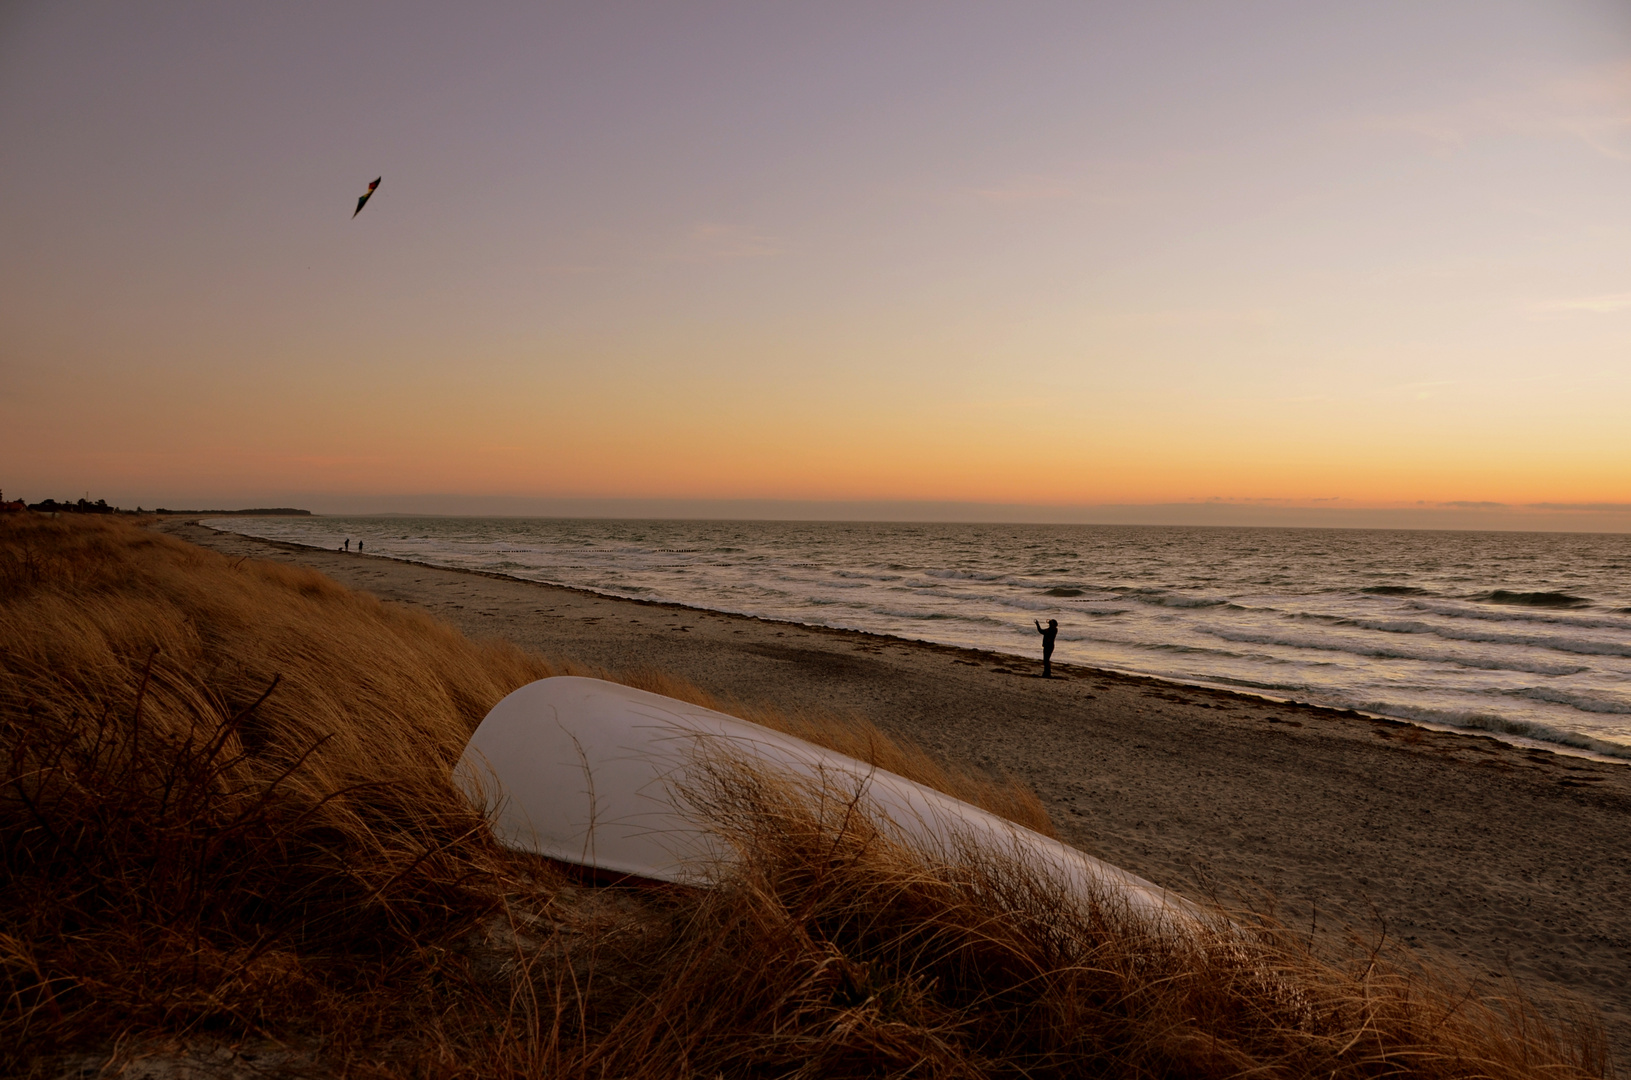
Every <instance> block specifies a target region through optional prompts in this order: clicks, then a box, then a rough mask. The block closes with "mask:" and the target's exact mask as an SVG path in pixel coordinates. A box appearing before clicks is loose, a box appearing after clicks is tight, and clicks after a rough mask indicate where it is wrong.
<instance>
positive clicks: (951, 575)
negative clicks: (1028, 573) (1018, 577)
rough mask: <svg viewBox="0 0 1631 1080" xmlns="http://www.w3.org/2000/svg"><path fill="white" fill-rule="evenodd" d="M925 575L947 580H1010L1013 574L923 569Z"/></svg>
mask: <svg viewBox="0 0 1631 1080" xmlns="http://www.w3.org/2000/svg"><path fill="white" fill-rule="evenodd" d="M923 575H924V576H925V577H932V578H942V579H944V580H947V581H1012V580H1013V575H1012V574H1010V573H1008V572H1006V571H1002V572H999V573H993V574H982V573H978V572H976V571H974V570H955V569H943V570H924V571H923Z"/></svg>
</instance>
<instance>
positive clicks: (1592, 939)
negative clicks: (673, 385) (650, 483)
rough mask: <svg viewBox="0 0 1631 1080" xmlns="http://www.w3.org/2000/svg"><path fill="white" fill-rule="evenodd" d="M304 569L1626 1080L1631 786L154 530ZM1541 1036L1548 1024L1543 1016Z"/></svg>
mask: <svg viewBox="0 0 1631 1080" xmlns="http://www.w3.org/2000/svg"><path fill="white" fill-rule="evenodd" d="M161 527H162V528H164V529H165V530H166V531H168V532H172V533H174V534H175V535H178V536H181V537H183V538H185V539H188V540H190V541H193V542H194V543H198V544H202V545H204V546H206V547H210V548H214V549H216V550H218V551H222V552H226V553H228V554H232V555H250V556H253V557H256V558H270V559H277V560H282V561H286V562H292V563H298V564H300V565H303V566H309V567H312V568H314V569H316V570H319V571H322V572H323V573H325V574H328V575H329V576H331V577H333V578H334V579H336V580H338V581H341V582H343V583H345V584H347V585H350V586H352V587H355V588H360V589H365V590H367V591H369V592H372V593H374V594H375V595H377V596H380V597H382V598H384V599H386V600H391V601H397V602H401V603H406V604H412V605H416V606H418V607H421V608H424V609H426V610H428V611H431V612H433V613H435V614H437V615H439V616H441V617H442V618H444V619H446V620H448V621H449V622H451V623H453V624H454V625H456V626H458V627H459V628H460V629H461V630H463V631H464V632H466V633H467V634H470V635H473V636H496V637H502V638H507V639H508V640H510V641H513V642H515V643H516V644H518V645H521V646H523V647H525V648H528V649H533V650H536V651H538V652H541V653H544V654H546V655H549V656H554V657H562V658H570V659H574V660H578V661H581V662H583V663H587V664H594V665H599V666H603V667H606V668H609V669H613V670H624V671H627V670H634V669H640V668H654V669H659V670H663V671H668V672H672V673H674V674H676V675H680V676H683V677H685V678H688V679H690V680H692V681H693V682H695V683H697V684H698V685H700V686H702V687H704V688H706V689H707V690H709V691H711V692H713V693H715V694H717V695H719V696H721V697H725V698H731V699H735V700H738V701H743V702H751V703H763V704H768V705H774V706H778V707H780V708H783V709H788V710H799V709H806V710H815V711H830V712H840V713H844V712H849V713H859V714H861V715H863V716H865V717H867V718H868V719H870V720H872V721H873V722H875V723H876V724H877V725H878V726H879V727H881V728H883V729H884V730H885V731H888V732H890V733H891V734H898V735H902V736H905V737H907V738H909V739H912V740H914V741H916V742H917V743H919V744H921V745H924V746H927V747H930V748H932V749H933V750H935V751H937V752H939V753H940V754H942V755H944V757H945V758H946V759H947V760H948V761H950V762H952V763H955V764H959V765H962V766H964V767H974V768H976V769H980V768H983V769H987V770H991V771H993V772H999V773H1001V772H1006V773H1011V774H1014V775H1015V776H1018V777H1020V778H1022V779H1023V780H1024V781H1025V782H1026V783H1028V784H1029V785H1030V786H1031V787H1033V788H1034V789H1035V790H1036V792H1037V793H1038V794H1039V795H1040V796H1041V798H1042V801H1043V802H1044V803H1045V804H1046V805H1047V808H1048V811H1049V813H1050V814H1051V815H1052V816H1053V819H1054V821H1055V822H1056V823H1057V825H1058V827H1059V831H1060V834H1061V836H1062V837H1063V838H1064V839H1065V840H1066V841H1068V842H1070V843H1073V844H1075V845H1077V846H1079V847H1081V848H1082V849H1084V850H1086V851H1089V852H1091V853H1093V854H1095V855H1098V856H1100V857H1101V858H1104V859H1107V860H1109V861H1110V862H1112V863H1115V864H1117V865H1119V866H1123V867H1125V868H1127V869H1128V870H1131V871H1133V872H1134V873H1136V874H1140V875H1142V876H1144V877H1147V878H1149V879H1151V880H1152V881H1155V882H1158V883H1160V884H1162V885H1165V886H1167V887H1169V888H1172V889H1175V890H1177V891H1180V892H1186V893H1189V894H1191V895H1200V894H1202V893H1204V892H1206V891H1207V890H1209V889H1216V890H1218V891H1219V894H1220V896H1221V897H1223V898H1224V899H1228V898H1229V897H1230V896H1235V897H1243V898H1247V899H1252V900H1257V899H1260V898H1262V897H1263V896H1265V895H1268V896H1273V897H1275V898H1277V899H1278V904H1279V909H1280V912H1281V914H1282V915H1284V916H1285V917H1286V918H1287V920H1288V921H1290V922H1292V923H1293V924H1294V925H1298V926H1310V925H1312V924H1313V923H1314V921H1315V920H1316V919H1317V921H1318V924H1319V925H1320V926H1321V928H1322V930H1323V929H1326V928H1330V927H1333V926H1337V925H1343V924H1345V925H1348V926H1352V927H1355V928H1357V929H1359V930H1361V931H1362V932H1364V933H1366V934H1367V935H1369V936H1371V937H1373V938H1374V937H1375V936H1377V935H1378V934H1380V933H1381V932H1383V931H1384V930H1385V933H1386V935H1387V937H1388V939H1389V940H1391V941H1396V942H1402V943H1404V944H1406V945H1408V946H1410V947H1411V948H1413V949H1415V950H1417V951H1418V952H1419V953H1420V954H1421V955H1422V956H1423V957H1424V958H1426V959H1433V960H1439V961H1442V960H1443V959H1444V958H1448V959H1450V960H1451V961H1453V962H1454V963H1455V964H1456V965H1457V966H1458V967H1459V968H1460V969H1461V970H1462V971H1463V972H1465V973H1467V974H1469V975H1471V976H1474V977H1476V978H1478V979H1479V980H1481V981H1482V985H1484V986H1485V987H1487V988H1488V989H1490V990H1492V991H1502V992H1504V991H1510V990H1511V989H1513V988H1514V986H1516V987H1517V988H1519V989H1521V990H1522V991H1524V992H1526V993H1528V994H1530V995H1532V996H1536V997H1538V998H1542V999H1556V998H1562V999H1569V1000H1573V1001H1577V1002H1579V1003H1581V1004H1583V1005H1585V1006H1586V1007H1587V1009H1588V1011H1590V1012H1593V1013H1595V1014H1597V1015H1599V1016H1600V1017H1601V1019H1602V1023H1603V1026H1604V1028H1605V1030H1606V1033H1607V1035H1608V1037H1609V1041H1610V1043H1611V1044H1612V1046H1613V1048H1614V1050H1615V1057H1616V1059H1617V1060H1618V1061H1621V1062H1631V767H1627V766H1621V765H1609V764H1599V763H1597V762H1593V761H1588V760H1583V759H1580V758H1574V757H1565V756H1562V755H1558V754H1551V753H1546V752H1541V751H1531V750H1525V749H1522V748H1518V747H1514V746H1510V745H1507V744H1504V743H1501V742H1498V741H1496V740H1493V739H1487V738H1480V737H1475V736H1467V735H1452V734H1444V733H1438V732H1432V731H1426V730H1423V729H1420V728H1416V727H1413V726H1410V725H1405V724H1395V723H1389V722H1385V721H1376V720H1370V719H1366V718H1364V717H1361V716H1359V715H1358V714H1356V713H1341V712H1335V711H1332V710H1328V709H1319V708H1314V707H1312V706H1300V705H1283V704H1276V703H1272V702H1266V701H1263V700H1260V699H1257V698H1253V697H1248V696H1243V695H1237V694H1230V693H1226V692H1220V691H1213V690H1204V689H1193V688H1188V687H1182V686H1175V685H1172V684H1169V683H1163V682H1159V681H1156V680H1151V679H1141V678H1134V677H1130V676H1123V675H1115V674H1110V673H1105V672H1100V671H1095V670H1092V669H1089V668H1083V667H1074V666H1068V665H1056V669H1055V670H1056V672H1058V673H1059V677H1056V678H1055V679H1054V680H1052V681H1044V680H1042V679H1041V678H1039V677H1037V676H1038V675H1039V673H1040V670H1041V665H1040V662H1029V661H1024V660H1016V659H1013V658H1009V657H1005V656H1002V655H999V654H995V653H985V652H977V651H971V650H966V649H956V648H950V647H946V646H939V645H930V644H925V643H921V642H912V641H905V640H901V639H898V638H889V637H882V636H878V635H871V634H862V633H856V632H852V631H839V630H826V629H819V628H815V627H807V626H800V625H797V624H792V623H778V622H771V621H767V620H763V619H754V618H748V617H744V616H737V615H725V614H719V613H714V612H706V611H697V610H693V609H688V608H682V607H677V606H674V605H667V604H654V603H648V602H642V601H634V600H618V599H612V598H608V597H603V596H597V595H594V594H592V593H586V592H581V591H578V590H573V589H567V588H561V587H557V586H549V585H537V584H533V583H529V582H523V581H517V580H514V579H510V578H503V577H498V576H496V575H486V574H478V573H470V572H464V571H455V570H441V569H435V568H431V567H426V566H420V565H417V564H412V563H405V562H397V561H394V560H389V559H384V558H379V557H375V556H364V555H357V554H343V553H340V552H329V551H321V550H317V549H312V548H301V547H296V546H294V545H287V544H277V543H272V542H269V541H262V540H253V539H249V538H245V537H239V536H233V535H229V534H219V533H215V532H212V531H211V530H208V529H205V528H203V527H201V526H198V525H195V524H191V523H185V522H179V521H172V522H167V523H165V524H163V525H162V526H161ZM1548 1011H1551V1010H1548Z"/></svg>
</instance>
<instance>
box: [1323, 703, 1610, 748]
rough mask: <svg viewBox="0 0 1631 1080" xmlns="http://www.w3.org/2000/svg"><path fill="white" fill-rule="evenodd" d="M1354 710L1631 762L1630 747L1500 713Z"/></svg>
mask: <svg viewBox="0 0 1631 1080" xmlns="http://www.w3.org/2000/svg"><path fill="white" fill-rule="evenodd" d="M1354 708H1356V709H1359V710H1360V711H1362V712H1368V713H1375V714H1377V715H1378V716H1395V717H1398V718H1399V719H1401V720H1416V721H1419V722H1421V723H1424V724H1441V725H1443V726H1444V727H1453V728H1461V729H1462V730H1464V731H1488V732H1490V733H1492V734H1496V735H1517V736H1520V737H1522V738H1525V739H1534V740H1535V741H1536V742H1549V743H1555V744H1557V745H1558V746H1567V747H1569V748H1570V749H1572V750H1588V751H1590V752H1592V753H1594V754H1602V755H1603V756H1604V757H1615V758H1624V759H1626V760H1631V746H1628V745H1626V744H1625V743H1616V742H1606V741H1604V740H1602V739H1594V738H1592V737H1591V736H1590V735H1582V734H1581V733H1580V732H1578V731H1569V730H1568V729H1566V728H1559V727H1554V726H1552V725H1551V724H1543V723H1540V722H1539V721H1535V720H1517V719H1513V718H1512V717H1508V716H1502V715H1500V714H1499V713H1493V712H1484V711H1481V710H1470V709H1469V710H1460V709H1435V708H1427V707H1424V706H1417V705H1400V704H1396V703H1394V702H1388V701H1371V702H1366V703H1365V704H1362V705H1356V706H1354Z"/></svg>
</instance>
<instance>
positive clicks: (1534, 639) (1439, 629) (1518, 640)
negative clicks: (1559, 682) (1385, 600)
mask: <svg viewBox="0 0 1631 1080" xmlns="http://www.w3.org/2000/svg"><path fill="white" fill-rule="evenodd" d="M1350 624H1351V625H1353V626H1357V627H1359V628H1360V629H1363V630H1380V631H1383V632H1384V633H1389V634H1431V635H1433V636H1434V637H1440V638H1444V639H1445V640H1447V641H1476V642H1480V643H1482V644H1486V645H1527V646H1530V647H1532V648H1537V649H1550V650H1551V651H1552V652H1566V653H1574V654H1576V655H1578V656H1626V657H1631V642H1621V641H1600V640H1597V639H1594V638H1573V637H1562V636H1559V635H1554V634H1501V633H1496V632H1494V631H1482V632H1480V631H1478V630H1470V629H1464V628H1462V627H1459V626H1438V625H1435V624H1433V623H1424V622H1419V621H1415V620H1410V619H1398V620H1387V619H1353V620H1350Z"/></svg>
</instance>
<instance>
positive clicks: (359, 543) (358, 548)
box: [357, 540, 362, 551]
mask: <svg viewBox="0 0 1631 1080" xmlns="http://www.w3.org/2000/svg"><path fill="white" fill-rule="evenodd" d="M357 550H358V551H361V550H362V541H361V540H358V541H357Z"/></svg>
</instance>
